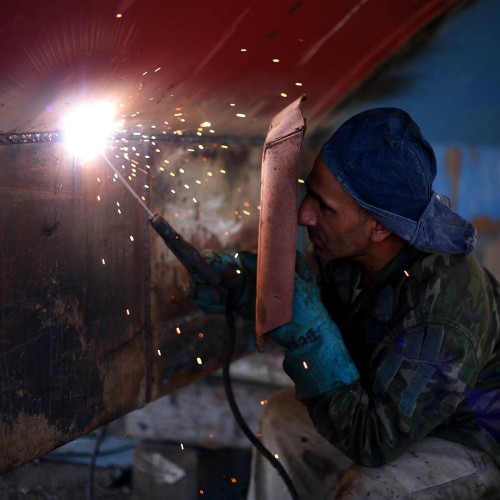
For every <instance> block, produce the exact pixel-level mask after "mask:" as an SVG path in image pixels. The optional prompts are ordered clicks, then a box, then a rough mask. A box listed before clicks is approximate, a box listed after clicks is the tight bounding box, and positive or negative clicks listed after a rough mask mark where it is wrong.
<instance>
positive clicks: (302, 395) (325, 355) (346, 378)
mask: <svg viewBox="0 0 500 500" xmlns="http://www.w3.org/2000/svg"><path fill="white" fill-rule="evenodd" d="M268 335H269V337H271V338H272V339H273V340H274V341H275V342H277V343H278V344H280V345H282V346H283V347H286V349H287V351H286V353H285V359H284V361H283V368H284V370H285V372H286V373H287V374H288V375H289V377H290V378H291V379H292V380H293V381H294V382H295V390H296V397H297V399H299V400H304V399H311V398H315V397H318V396H320V395H322V394H325V393H327V392H330V391H332V390H335V389H337V388H340V387H342V386H345V385H349V384H351V383H353V382H355V381H356V380H358V379H359V374H358V371H357V369H356V367H355V366H354V363H353V362H352V360H351V358H350V356H349V353H348V351H347V349H346V347H345V345H344V342H343V340H342V336H341V334H340V331H339V329H338V327H337V325H336V324H335V323H334V322H333V321H332V320H331V319H330V317H329V316H328V312H327V311H326V309H325V306H324V305H323V303H322V302H321V298H320V290H319V288H318V286H317V284H316V280H315V277H314V274H313V272H312V271H311V269H310V268H309V267H308V266H307V264H306V263H305V261H304V260H303V259H302V257H301V256H299V255H298V256H297V265H296V273H295V289H294V299H293V314H292V321H291V322H290V323H287V324H286V325H283V326H280V327H278V328H276V329H274V330H272V331H271V332H269V333H268Z"/></svg>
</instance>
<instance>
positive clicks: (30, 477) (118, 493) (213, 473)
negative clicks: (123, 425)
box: [0, 449, 250, 500]
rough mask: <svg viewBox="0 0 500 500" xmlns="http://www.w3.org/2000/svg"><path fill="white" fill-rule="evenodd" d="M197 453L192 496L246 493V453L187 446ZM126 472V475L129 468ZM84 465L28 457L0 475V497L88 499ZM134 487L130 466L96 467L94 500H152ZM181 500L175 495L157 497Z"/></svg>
mask: <svg viewBox="0 0 500 500" xmlns="http://www.w3.org/2000/svg"><path fill="white" fill-rule="evenodd" d="M190 451H191V452H192V453H195V454H196V455H197V460H198V473H197V477H196V478H189V480H190V481H191V482H194V481H196V487H195V488H196V491H197V494H196V497H197V498H200V499H204V500H207V499H209V500H215V499H217V500H225V499H227V500H239V499H244V498H245V497H246V491H247V488H248V478H249V471H250V452H249V451H245V450H232V449H225V450H206V449H191V450H190ZM131 471H132V474H130V472H131ZM88 472H89V467H88V466H87V465H84V464H72V463H64V462H53V461H47V460H43V459H38V460H34V461H33V462H30V463H28V464H26V465H25V466H23V467H20V468H19V469H17V470H14V471H11V472H8V473H6V474H4V475H2V476H0V499H1V500H88V496H87V489H88V488H87V486H88V480H89V479H88ZM155 498H156V497H154V498H153V497H152V496H150V495H149V494H148V496H147V498H145V497H144V494H143V493H141V494H140V495H138V494H137V492H136V491H134V484H133V468H122V469H120V468H116V467H111V468H106V469H105V468H96V469H95V473H94V500H111V499H123V500H155ZM168 498H174V500H184V499H181V498H179V497H178V496H177V495H164V494H163V495H162V499H164V500H168Z"/></svg>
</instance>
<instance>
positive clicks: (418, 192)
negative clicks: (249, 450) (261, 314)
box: [191, 108, 500, 499]
mask: <svg viewBox="0 0 500 500" xmlns="http://www.w3.org/2000/svg"><path fill="white" fill-rule="evenodd" d="M435 176H436V158H435V154H434V151H433V149H432V147H431V146H430V144H429V143H428V142H427V141H426V139H425V138H424V137H423V135H422V133H421V131H420V129H419V127H418V126H417V124H416V123H415V122H414V121H413V120H412V118H411V117H410V116H409V115H408V114H407V113H406V112H405V111H403V110H400V109H396V108H377V109H371V110H367V111H364V112H362V113H360V114H357V115H355V116H353V117H352V118H350V119H349V120H347V122H345V123H344V124H343V125H342V126H341V127H340V128H339V129H338V130H337V131H336V132H335V133H334V134H333V136H332V137H331V138H330V139H329V140H328V141H327V142H326V143H325V144H324V145H323V147H322V148H321V150H320V152H319V154H318V156H317V158H316V160H315V162H314V165H313V168H312V170H311V172H310V174H309V176H308V178H307V182H306V185H307V193H306V195H305V197H304V199H303V201H302V203H301V205H300V208H299V213H298V223H299V225H302V226H305V227H306V228H307V230H308V234H309V239H310V242H311V244H312V246H313V248H314V255H315V257H316V259H315V261H314V262H315V263H319V265H318V266H313V267H314V269H315V271H314V272H313V270H312V267H310V266H309V264H308V263H307V262H306V261H307V259H306V258H304V256H303V255H302V254H300V253H298V254H297V260H296V268H295V284H294V299H293V313H292V320H291V322H289V323H287V324H285V325H283V326H280V327H278V328H276V329H274V330H272V331H270V332H269V333H268V335H267V336H268V337H269V338H270V339H272V341H274V342H277V343H278V344H279V345H281V346H283V347H284V348H285V355H284V362H283V368H284V370H285V372H286V373H287V374H288V375H289V376H290V378H291V380H292V381H293V384H294V387H293V389H285V390H283V391H280V392H279V393H277V394H275V395H273V396H272V397H271V398H270V399H269V403H268V405H267V407H266V410H265V412H264V414H263V416H262V419H261V428H260V434H261V435H262V437H261V440H262V442H263V443H264V444H265V445H266V446H267V448H268V449H269V450H270V451H271V452H272V453H273V454H277V456H279V460H280V462H281V463H282V464H283V465H284V467H285V468H286V469H287V470H288V473H289V474H290V476H291V478H292V481H293V483H294V485H295V487H296V490H297V492H298V495H299V497H300V498H302V499H321V498H342V499H347V498H352V499H360V498H415V497H416V496H417V495H418V496H420V495H422V496H424V495H426V498H498V491H499V486H500V344H499V340H500V332H499V324H500V322H499V320H500V318H499V311H498V307H499V297H500V288H499V285H498V283H497V281H496V280H495V278H494V277H493V276H492V275H491V274H490V273H489V272H488V271H487V270H486V269H484V268H483V267H482V266H481V265H480V264H479V263H478V261H477V260H476V258H475V257H474V256H473V255H472V254H471V252H472V251H473V249H474V246H475V243H476V230H475V228H474V226H473V225H472V224H471V223H469V222H468V221H466V220H465V219H463V218H462V217H461V216H459V215H458V214H457V213H456V212H454V211H453V210H452V209H451V208H450V206H449V201H448V200H447V198H446V197H444V196H442V195H439V194H438V193H436V192H435V191H434V190H433V187H432V184H433V180H434V178H435ZM283 209H284V210H286V207H283ZM209 261H210V264H211V266H212V267H213V268H214V269H215V270H216V271H217V272H218V273H219V274H221V275H222V276H224V275H227V276H232V277H233V278H234V276H235V271H236V270H237V271H238V279H239V280H240V282H239V286H238V287H233V288H232V290H231V292H230V293H228V291H227V289H226V288H224V287H223V286H220V285H219V286H214V285H210V284H207V283H206V281H205V280H204V279H202V278H200V276H198V275H197V273H192V288H191V296H192V298H193V300H194V301H195V302H196V303H197V304H198V305H199V306H200V307H201V308H202V309H203V310H204V311H205V312H206V313H222V312H224V311H226V309H227V308H229V309H230V310H232V311H235V312H236V313H238V314H240V315H242V316H243V317H245V318H248V319H253V318H254V317H255V293H256V285H255V276H256V256H255V255H253V254H251V253H248V252H239V253H238V254H237V255H235V254H234V253H225V252H218V253H217V252H212V253H211V257H210V259H209ZM308 262H311V261H308ZM249 497H250V498H257V499H284V498H288V492H287V490H286V487H285V485H284V483H283V481H282V480H281V478H280V476H279V475H278V473H277V472H276V470H275V469H273V467H271V466H270V465H269V463H268V462H267V461H266V460H264V459H263V458H262V457H261V456H260V455H259V454H255V455H254V457H253V464H252V479H251V485H250V492H249Z"/></svg>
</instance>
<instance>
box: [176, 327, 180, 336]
mask: <svg viewBox="0 0 500 500" xmlns="http://www.w3.org/2000/svg"><path fill="white" fill-rule="evenodd" d="M175 333H177V335H180V334H181V329H180V328H179V327H178V326H177V327H175Z"/></svg>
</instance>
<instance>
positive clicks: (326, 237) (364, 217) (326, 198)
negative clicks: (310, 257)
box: [298, 156, 375, 260]
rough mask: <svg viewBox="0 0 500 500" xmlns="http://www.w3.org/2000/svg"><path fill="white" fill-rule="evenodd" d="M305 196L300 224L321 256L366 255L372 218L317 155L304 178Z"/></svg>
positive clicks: (353, 256)
mask: <svg viewBox="0 0 500 500" xmlns="http://www.w3.org/2000/svg"><path fill="white" fill-rule="evenodd" d="M306 185H307V195H306V197H305V198H304V200H303V201H302V204H301V205H300V208H299V218H298V222H299V225H301V226H305V227H307V231H308V233H309V239H310V240H311V242H312V243H313V244H314V248H315V252H316V254H317V255H318V257H320V258H321V259H324V260H331V259H340V258H344V257H350V258H353V259H354V260H358V259H360V258H362V257H363V256H365V255H367V252H368V249H369V247H370V243H371V241H370V234H371V229H372V227H373V224H374V222H375V220H374V219H373V218H372V217H371V216H370V215H369V214H368V213H367V212H365V211H364V210H362V209H361V207H360V206H359V205H358V204H357V203H356V202H355V201H354V199H353V198H352V197H351V196H350V195H349V194H347V192H346V191H345V190H344V188H343V187H342V186H341V184H340V183H339V182H338V181H337V179H336V178H335V176H334V175H333V174H332V173H331V172H330V171H329V170H328V168H327V166H326V165H325V164H324V162H323V160H321V158H320V157H319V156H318V158H317V159H316V161H315V162H314V167H313V169H312V171H311V173H310V174H309V177H308V178H307V181H306Z"/></svg>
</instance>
